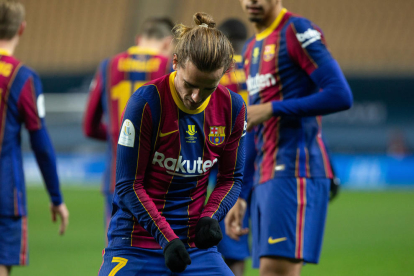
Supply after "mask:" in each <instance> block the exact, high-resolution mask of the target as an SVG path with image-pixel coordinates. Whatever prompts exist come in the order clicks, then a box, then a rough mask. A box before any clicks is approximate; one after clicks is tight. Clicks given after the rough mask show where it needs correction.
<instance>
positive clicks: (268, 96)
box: [244, 12, 329, 183]
mask: <svg viewBox="0 0 414 276" xmlns="http://www.w3.org/2000/svg"><path fill="white" fill-rule="evenodd" d="M292 20H294V16H293V15H292V14H291V13H289V12H287V13H286V14H284V16H283V17H282V18H281V19H280V21H279V24H278V25H277V26H276V27H275V28H274V29H273V30H272V31H271V30H270V31H269V32H267V34H266V32H263V33H265V34H264V35H258V36H256V37H255V38H253V39H252V40H251V41H249V42H248V44H247V45H246V48H245V52H244V60H245V64H244V70H245V72H246V83H247V89H248V91H249V104H251V105H254V104H261V103H266V102H270V101H284V100H289V99H296V98H301V97H305V96H308V95H310V94H313V93H317V92H318V87H316V85H315V84H314V83H313V82H312V80H311V78H310V77H309V76H308V75H307V74H306V72H305V71H304V70H302V69H301V68H300V66H299V65H298V64H296V63H295V62H294V61H293V59H292V58H291V56H290V54H289V50H288V40H287V37H286V32H287V28H288V27H289V25H291V24H292ZM263 33H262V34H263ZM255 132H256V145H257V151H258V157H257V159H256V165H257V166H258V168H259V169H258V170H256V175H255V182H256V183H263V182H265V181H267V180H270V179H272V178H274V177H287V176H289V177H290V176H296V177H326V176H327V175H329V173H327V171H326V169H327V168H326V166H324V162H323V161H324V160H323V159H322V157H321V156H322V154H323V153H322V151H325V150H324V149H323V150H322V149H321V145H322V147H324V145H323V141H322V139H321V138H320V133H321V122H320V120H319V119H318V118H316V117H296V116H280V117H272V118H271V119H269V120H268V121H266V122H265V123H264V124H261V125H259V126H258V127H256V128H255Z"/></svg>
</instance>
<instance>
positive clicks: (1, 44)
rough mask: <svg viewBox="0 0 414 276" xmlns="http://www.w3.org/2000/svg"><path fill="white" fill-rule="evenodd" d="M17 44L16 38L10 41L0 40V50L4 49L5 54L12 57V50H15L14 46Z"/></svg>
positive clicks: (17, 39)
mask: <svg viewBox="0 0 414 276" xmlns="http://www.w3.org/2000/svg"><path fill="white" fill-rule="evenodd" d="M18 42H19V38H18V37H17V36H16V37H14V38H12V39H10V40H1V39H0V49H4V50H6V51H7V52H9V53H10V55H13V53H14V50H15V49H16V46H17V44H18Z"/></svg>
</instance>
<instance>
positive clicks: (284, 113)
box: [226, 0, 352, 275]
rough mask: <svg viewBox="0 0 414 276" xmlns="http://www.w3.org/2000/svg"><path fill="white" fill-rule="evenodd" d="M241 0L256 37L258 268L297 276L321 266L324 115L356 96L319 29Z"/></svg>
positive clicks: (248, 51)
mask: <svg viewBox="0 0 414 276" xmlns="http://www.w3.org/2000/svg"><path fill="white" fill-rule="evenodd" d="M240 2H241V5H242V8H243V9H244V11H245V13H246V14H247V15H248V17H249V20H250V21H251V22H252V24H253V26H254V28H255V31H256V35H255V36H254V37H253V38H252V39H250V40H249V41H248V42H247V44H246V45H245V49H244V53H243V58H244V69H245V72H246V77H247V88H248V91H249V100H250V101H249V104H250V106H249V107H248V118H247V122H248V126H247V128H248V130H249V129H254V133H255V145H256V149H257V157H256V160H255V167H256V170H255V175H254V184H255V186H254V189H253V194H252V208H251V219H252V234H253V249H252V257H253V266H254V267H259V266H260V275H300V271H301V268H302V265H303V262H307V263H318V261H319V256H320V252H321V246H322V239H323V232H324V226H325V219H326V213H327V206H328V201H329V186H330V179H331V178H332V170H331V164H330V162H329V158H328V155H327V152H326V147H325V144H324V142H323V139H322V125H321V115H325V114H329V113H333V112H338V111H341V110H345V109H348V108H350V107H351V105H352V94H351V91H350V88H349V86H348V84H347V82H346V80H345V77H344V75H343V73H342V71H341V69H340V68H339V65H338V64H337V62H336V61H335V60H334V59H333V57H332V56H331V54H330V52H329V51H328V50H327V47H326V42H325V38H324V36H323V33H322V31H321V30H320V29H319V27H318V26H316V25H315V24H313V23H312V22H310V21H309V20H307V19H305V18H303V17H300V16H298V15H294V14H292V13H291V12H288V11H287V10H286V9H284V8H283V6H282V1H281V0H240ZM250 148H251V147H250V146H248V145H247V146H246V149H250ZM248 167H249V165H247V164H246V168H248ZM240 202H242V199H239V200H238V202H237V203H236V206H235V208H234V209H233V210H232V212H230V213H229V214H228V218H226V222H227V223H226V226H228V228H229V231H230V232H231V233H236V234H237V230H238V229H241V227H240V225H241V223H240V222H239V221H240V219H238V221H237V224H236V225H237V226H238V227H234V226H233V227H232V224H233V223H234V221H235V220H236V218H237V216H236V214H240V213H243V212H242V211H241V210H242V209H243V208H242V207H241V203H240Z"/></svg>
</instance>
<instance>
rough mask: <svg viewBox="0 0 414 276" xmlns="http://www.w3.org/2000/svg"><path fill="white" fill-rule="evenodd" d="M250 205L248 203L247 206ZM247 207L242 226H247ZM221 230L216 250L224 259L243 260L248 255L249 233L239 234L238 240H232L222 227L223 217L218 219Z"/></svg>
mask: <svg viewBox="0 0 414 276" xmlns="http://www.w3.org/2000/svg"><path fill="white" fill-rule="evenodd" d="M249 207H250V206H249V205H248V206H247V208H249ZM249 213H250V211H249V209H248V210H247V211H246V215H245V216H244V219H243V228H248V227H249V217H250V216H249ZM220 228H221V232H222V233H223V239H222V240H221V241H220V243H219V244H218V245H217V249H218V251H219V252H220V253H221V254H222V255H223V258H224V259H231V260H236V261H243V260H244V259H246V258H248V257H249V256H250V250H249V235H244V236H241V237H240V239H239V240H238V241H236V240H233V239H232V238H230V237H229V236H227V235H226V228H225V227H224V219H223V220H222V221H220Z"/></svg>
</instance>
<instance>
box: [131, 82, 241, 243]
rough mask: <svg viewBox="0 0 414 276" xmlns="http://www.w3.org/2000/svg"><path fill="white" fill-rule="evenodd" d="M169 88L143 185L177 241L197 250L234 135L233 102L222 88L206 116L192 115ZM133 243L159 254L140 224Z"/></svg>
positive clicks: (163, 87)
mask: <svg viewBox="0 0 414 276" xmlns="http://www.w3.org/2000/svg"><path fill="white" fill-rule="evenodd" d="M173 75H174V74H171V75H170V76H173ZM167 80H168V79H167ZM172 80H173V78H172ZM166 85H169V83H168V81H165V82H162V83H161V84H157V87H158V91H159V96H160V99H161V103H162V104H161V117H160V122H159V129H158V130H157V133H158V135H157V137H153V139H155V141H154V148H153V149H152V153H151V156H150V159H149V161H148V165H147V169H146V175H145V180H144V185H145V190H146V192H147V194H148V195H149V196H150V197H151V199H152V200H153V202H154V203H155V205H156V206H157V209H158V211H160V212H161V213H162V215H163V216H164V217H165V218H166V219H167V221H168V223H169V224H170V225H171V227H172V229H173V230H174V232H175V233H176V234H177V236H179V237H180V239H181V240H183V241H184V243H185V244H188V245H189V246H190V247H194V242H193V241H194V231H195V225H196V223H197V221H198V218H199V215H200V214H201V211H202V208H203V206H204V202H205V199H206V193H207V184H208V176H209V173H210V169H211V167H212V166H213V165H214V164H215V163H217V162H219V159H220V156H221V155H222V152H223V149H224V147H225V145H226V143H227V140H228V138H229V137H230V133H231V130H232V123H231V122H232V116H234V115H233V114H232V105H231V96H230V93H229V91H228V90H227V89H225V88H224V87H222V86H220V88H219V89H217V90H220V91H217V90H216V91H215V92H214V93H213V95H212V96H211V97H210V100H209V103H208V105H207V106H206V107H205V109H204V110H199V111H198V112H194V114H191V113H189V112H188V110H183V109H181V107H178V106H177V102H178V101H180V100H179V99H178V96H177V94H174V93H176V92H174V91H172V92H171V91H170V90H169V87H166ZM173 95H175V97H176V98H175V100H174V98H173ZM226 102H227V103H228V104H226ZM181 105H182V103H181ZM150 106H151V105H150ZM128 233H129V235H130V232H128ZM132 237H133V240H132V244H133V245H134V246H138V247H146V248H159V245H158V243H156V242H155V240H154V239H153V238H152V237H151V236H150V234H149V233H148V232H147V231H146V230H144V229H143V228H142V227H141V226H139V225H138V224H135V225H134V231H133V235H132Z"/></svg>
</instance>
